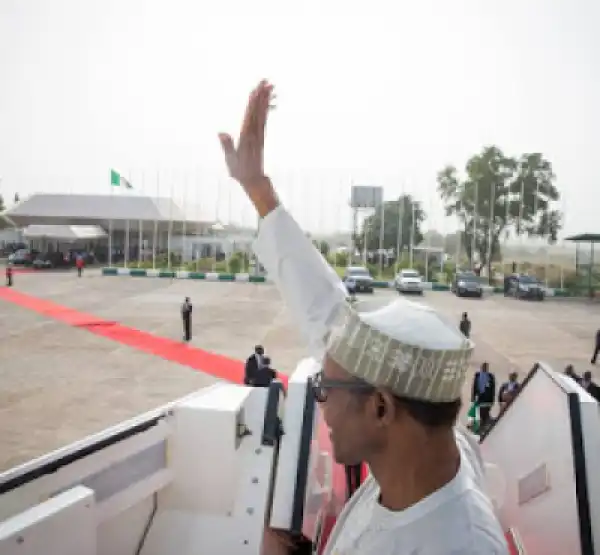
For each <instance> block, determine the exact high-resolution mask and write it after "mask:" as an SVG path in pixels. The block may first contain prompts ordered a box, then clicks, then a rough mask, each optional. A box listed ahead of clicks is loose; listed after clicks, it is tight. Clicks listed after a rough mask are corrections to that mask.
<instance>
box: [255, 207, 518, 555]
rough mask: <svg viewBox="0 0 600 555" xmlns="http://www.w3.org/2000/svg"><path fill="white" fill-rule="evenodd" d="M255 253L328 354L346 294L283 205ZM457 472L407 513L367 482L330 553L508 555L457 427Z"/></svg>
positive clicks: (314, 345)
mask: <svg viewBox="0 0 600 555" xmlns="http://www.w3.org/2000/svg"><path fill="white" fill-rule="evenodd" d="M254 250H255V252H256V254H257V256H258V258H259V260H260V262H261V264H262V265H263V266H264V267H265V268H266V270H267V272H268V274H269V277H270V278H271V279H273V280H274V282H275V283H276V285H277V287H278V289H279V291H280V293H281V295H282V297H283V300H284V302H285V303H286V305H287V306H288V309H289V310H290V311H291V313H292V316H293V318H294V321H295V322H296V323H297V324H298V325H299V327H300V330H301V332H302V334H303V335H304V337H305V339H306V341H307V343H308V345H309V349H310V353H311V355H312V356H314V357H316V358H320V357H322V356H323V354H324V352H325V344H324V338H325V337H326V335H327V332H328V331H329V329H330V327H331V325H332V323H333V321H334V320H335V315H336V313H337V311H338V309H339V307H340V303H345V302H346V295H347V292H346V290H345V288H344V286H343V284H342V283H341V281H340V279H339V278H338V276H337V274H336V273H335V271H334V270H333V269H332V268H331V266H330V265H329V264H328V263H327V262H326V261H325V260H324V258H323V257H322V256H321V254H320V253H319V252H318V251H317V250H316V249H315V248H314V246H313V245H312V243H311V241H310V240H309V239H308V238H307V237H306V236H305V234H304V233H303V232H302V230H301V229H300V227H299V226H298V224H297V223H296V222H295V221H294V219H293V218H292V217H291V216H290V215H289V214H288V213H287V212H286V211H285V209H284V208H283V207H281V206H280V207H278V208H277V209H275V210H274V211H272V212H271V213H270V214H268V215H267V216H266V217H265V218H264V219H263V221H262V222H261V225H260V231H259V236H258V239H257V241H256V242H255V245H254ZM456 441H457V444H458V447H459V449H460V453H461V464H460V469H459V472H458V473H457V475H456V476H455V478H454V479H453V480H452V481H451V482H449V483H448V484H446V485H445V486H444V487H443V488H441V489H440V490H438V491H436V492H435V493H433V494H432V495H430V496H428V497H426V498H425V499H423V500H421V501H419V502H418V503H417V504H415V505H413V506H412V507H410V508H408V509H406V510H404V511H398V512H394V511H389V510H387V509H386V508H384V507H383V506H381V505H380V504H379V502H378V499H379V486H378V484H377V482H376V481H375V479H374V478H373V477H372V476H370V477H369V478H368V479H367V480H366V481H365V482H364V483H363V484H362V486H361V487H360V488H359V489H358V491H357V492H356V493H355V494H354V496H353V497H352V499H351V500H350V501H349V502H348V503H347V504H346V507H345V508H344V510H343V511H342V514H341V515H340V517H339V519H338V521H337V523H336V526H335V528H334V530H333V532H332V534H331V537H330V539H329V542H328V545H327V547H326V549H325V555H355V554H356V555H358V554H359V553H360V554H361V555H369V554H372V555H376V554H377V555H392V554H394V555H395V554H397V555H459V554H460V555H476V554H477V555H479V554H481V555H484V554H485V555H504V554H508V548H507V546H506V542H505V539H504V536H503V534H502V531H501V528H500V526H499V524H498V521H497V519H496V517H495V514H494V510H493V507H492V504H491V502H490V500H489V499H488V497H487V496H486V494H485V493H484V485H483V484H484V476H483V463H482V460H481V457H480V454H479V449H478V445H477V442H476V441H475V439H474V438H473V436H471V434H469V433H468V432H467V431H466V430H464V429H462V428H457V429H456Z"/></svg>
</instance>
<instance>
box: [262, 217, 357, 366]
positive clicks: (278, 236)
mask: <svg viewBox="0 0 600 555" xmlns="http://www.w3.org/2000/svg"><path fill="white" fill-rule="evenodd" d="M254 252H255V253H256V256H257V257H258V259H259V261H260V262H261V264H262V265H263V266H264V267H265V269H266V270H267V272H268V277H269V278H270V279H272V280H273V281H274V282H275V285H276V286H277V288H278V289H279V292H280V294H281V296H282V298H283V301H284V303H285V304H286V305H287V308H288V310H289V311H290V313H291V316H292V318H293V320H294V321H295V322H296V323H297V325H298V327H299V329H300V332H301V333H302V335H303V337H304V339H305V340H306V342H307V343H308V348H309V350H310V355H311V356H313V357H315V358H317V359H319V358H320V357H321V356H322V355H323V354H324V348H325V343H324V340H325V337H326V334H327V332H328V331H329V329H330V328H331V326H332V324H333V322H334V320H335V316H336V315H337V313H338V310H339V308H340V306H341V305H342V304H343V303H345V302H346V296H347V291H346V288H345V287H344V284H343V283H342V282H341V280H340V278H339V277H338V275H337V274H336V273H335V271H334V269H333V268H332V267H331V266H330V265H329V264H328V263H327V261H326V260H325V259H324V258H323V256H322V255H321V253H319V251H318V250H317V249H316V248H315V247H314V245H313V244H312V242H311V240H310V239H309V238H308V237H307V236H306V235H305V234H304V232H303V231H302V229H300V226H299V225H298V224H297V223H296V221H295V220H294V218H292V216H291V215H290V214H289V213H288V212H287V211H286V210H285V209H284V208H283V207H282V206H278V207H277V208H276V209H275V210H273V211H272V212H270V213H269V214H267V215H266V216H265V218H264V219H263V220H262V221H261V223H260V228H259V233H258V238H257V239H256V241H255V243H254Z"/></svg>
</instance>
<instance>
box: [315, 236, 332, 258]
mask: <svg viewBox="0 0 600 555" xmlns="http://www.w3.org/2000/svg"><path fill="white" fill-rule="evenodd" d="M317 248H318V249H319V251H320V252H321V254H322V255H323V256H324V257H325V258H327V255H328V254H329V251H330V247H329V243H328V242H327V241H324V240H321V241H319V243H318V245H317Z"/></svg>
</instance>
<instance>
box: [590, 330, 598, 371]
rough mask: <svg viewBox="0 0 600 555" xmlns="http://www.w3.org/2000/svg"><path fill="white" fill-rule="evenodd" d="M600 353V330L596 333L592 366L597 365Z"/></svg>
mask: <svg viewBox="0 0 600 555" xmlns="http://www.w3.org/2000/svg"><path fill="white" fill-rule="evenodd" d="M598 353H600V330H598V331H597V332H596V346H595V347H594V354H593V355H592V360H591V363H592V364H596V359H597V358H598Z"/></svg>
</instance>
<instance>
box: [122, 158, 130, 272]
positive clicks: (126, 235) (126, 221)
mask: <svg viewBox="0 0 600 555" xmlns="http://www.w3.org/2000/svg"><path fill="white" fill-rule="evenodd" d="M127 175H128V177H129V183H131V170H129V172H128V174H127ZM125 225H126V226H127V227H126V229H125V248H124V250H125V253H124V266H125V268H127V267H128V265H129V215H128V217H127V219H126V220H125Z"/></svg>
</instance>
